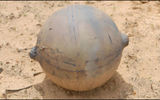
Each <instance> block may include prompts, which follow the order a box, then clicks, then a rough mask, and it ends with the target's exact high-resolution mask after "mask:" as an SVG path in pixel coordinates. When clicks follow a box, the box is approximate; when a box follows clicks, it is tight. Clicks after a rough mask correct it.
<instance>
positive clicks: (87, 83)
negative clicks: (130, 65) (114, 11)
mask: <svg viewBox="0 0 160 100" xmlns="http://www.w3.org/2000/svg"><path fill="white" fill-rule="evenodd" d="M128 41H129V40H128V37H127V36H126V35H125V34H121V33H120V32H119V31H118V28H117V27H116V25H115V23H114V22H113V21H112V20H111V19H110V18H109V17H108V16H107V15H106V14H105V13H103V12H101V11H100V10H98V9H96V8H93V7H91V6H86V5H72V6H69V7H67V8H63V9H61V10H59V11H57V12H55V13H54V14H53V15H52V16H50V17H49V19H48V20H47V22H46V23H45V25H44V26H43V28H42V30H41V31H40V33H39V35H38V40H37V44H36V49H34V50H35V51H34V52H33V50H32V51H31V53H30V55H31V58H34V59H36V60H37V61H39V63H40V64H41V66H42V68H43V70H44V71H45V72H46V74H47V75H48V76H49V77H50V79H51V80H52V81H53V82H55V83H56V84H57V85H60V86H62V87H64V88H67V89H71V90H76V91H84V90H90V89H93V88H96V87H98V86H101V85H102V84H104V83H105V82H106V81H107V80H108V79H109V78H110V77H111V76H112V75H113V74H114V72H115V71H116V69H117V67H118V65H119V63H120V59H121V53H122V50H123V48H124V47H125V46H127V45H128ZM34 54H36V56H35V55H34ZM32 56H33V57H32Z"/></svg>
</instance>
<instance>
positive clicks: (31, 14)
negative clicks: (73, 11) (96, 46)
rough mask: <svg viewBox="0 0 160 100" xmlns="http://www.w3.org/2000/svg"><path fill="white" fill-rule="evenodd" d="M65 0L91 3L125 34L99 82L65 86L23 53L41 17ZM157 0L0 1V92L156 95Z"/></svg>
mask: <svg viewBox="0 0 160 100" xmlns="http://www.w3.org/2000/svg"><path fill="white" fill-rule="evenodd" d="M71 4H86V5H90V6H94V7H96V8H98V9H100V10H102V11H104V12H105V13H106V14H108V15H109V16H110V17H111V18H112V19H113V20H114V21H115V23H116V24H117V27H118V28H119V30H120V31H121V32H123V33H125V34H127V35H128V36H129V39H130V43H129V45H128V47H126V48H125V49H124V51H123V56H122V60H121V63H120V65H119V68H118V70H117V72H116V73H115V75H114V76H113V77H112V78H111V79H110V80H109V81H108V82H107V83H106V84H105V85H103V86H102V87H99V88H97V89H94V90H92V91H87V92H74V91H68V90H65V89H63V88H60V87H58V86H56V85H55V84H54V83H52V82H51V81H50V80H49V79H47V78H45V74H44V73H42V72H43V71H42V69H41V66H40V65H39V63H38V62H36V61H33V60H31V59H30V58H29V56H28V52H29V51H30V48H31V47H33V46H34V45H35V44H36V39H37V34H38V33H39V31H40V29H41V27H42V25H43V24H44V22H45V21H46V20H47V18H48V17H49V16H50V15H51V14H52V13H53V12H55V11H57V10H59V9H61V8H63V7H66V6H68V5H71ZM159 44H160V2H159V1H150V2H140V1H103V2H98V1H93V2H91V1H83V2H80V1H74V2H71V1H56V2H53V1H52V2H49V1H48V2H43V1H31V2H25V1H16V2H11V1H8V2H4V1H1V2H0V98H160V45H159Z"/></svg>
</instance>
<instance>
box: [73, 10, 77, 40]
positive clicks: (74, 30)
mask: <svg viewBox="0 0 160 100" xmlns="http://www.w3.org/2000/svg"><path fill="white" fill-rule="evenodd" d="M73 9H74V8H72V25H73V26H72V27H73V33H74V37H75V40H76V29H75V19H74V12H73Z"/></svg>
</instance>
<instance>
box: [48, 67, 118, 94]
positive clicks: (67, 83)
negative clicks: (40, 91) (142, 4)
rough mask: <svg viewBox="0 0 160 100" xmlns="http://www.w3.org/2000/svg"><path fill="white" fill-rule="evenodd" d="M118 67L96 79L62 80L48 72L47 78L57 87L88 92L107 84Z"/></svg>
mask: <svg viewBox="0 0 160 100" xmlns="http://www.w3.org/2000/svg"><path fill="white" fill-rule="evenodd" d="M116 69H117V67H114V68H112V69H111V70H109V71H107V72H106V73H104V74H102V75H99V76H97V77H95V78H87V77H86V78H85V79H78V80H77V79H75V80H73V79H72V80H69V79H61V78H58V77H56V76H53V75H51V74H49V73H47V72H46V74H47V76H48V77H49V78H50V79H51V81H53V82H54V83H55V84H56V85H58V86H61V87H63V88H66V89H68V90H74V91H88V90H91V89H94V88H97V87H100V86H101V85H103V84H104V83H106V82H107V81H108V80H109V79H110V78H111V77H112V76H113V74H114V73H115V72H116Z"/></svg>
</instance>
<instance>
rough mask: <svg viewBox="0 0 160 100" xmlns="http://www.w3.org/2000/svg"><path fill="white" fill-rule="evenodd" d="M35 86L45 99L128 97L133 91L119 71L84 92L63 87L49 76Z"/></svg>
mask: <svg viewBox="0 0 160 100" xmlns="http://www.w3.org/2000/svg"><path fill="white" fill-rule="evenodd" d="M34 87H35V89H36V90H37V91H39V92H40V94H41V95H42V96H43V98H44V99H51V98H127V96H128V95H129V94H131V93H133V86H132V85H131V84H128V83H126V82H125V81H124V80H123V78H122V76H121V75H120V74H119V73H118V72H116V73H115V74H114V75H113V76H112V78H111V79H110V80H108V81H107V82H106V83H105V84H104V85H102V86H101V87H98V88H95V89H93V90H89V91H84V92H77V91H70V90H67V89H64V88H61V87H59V86H57V85H56V84H54V83H53V82H52V81H50V80H49V79H47V78H45V79H44V81H43V82H42V83H39V84H36V85H35V86H34Z"/></svg>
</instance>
